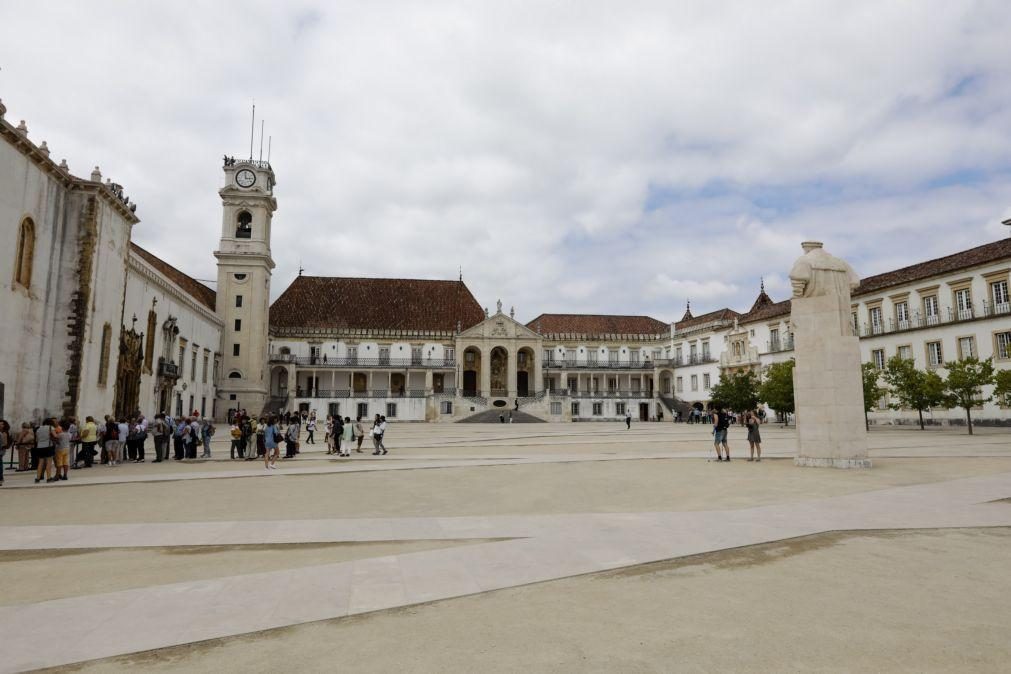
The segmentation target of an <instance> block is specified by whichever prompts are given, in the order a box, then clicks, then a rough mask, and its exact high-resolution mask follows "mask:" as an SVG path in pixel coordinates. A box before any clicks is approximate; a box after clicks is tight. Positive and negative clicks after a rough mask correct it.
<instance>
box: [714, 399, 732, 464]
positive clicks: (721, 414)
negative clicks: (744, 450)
mask: <svg viewBox="0 0 1011 674" xmlns="http://www.w3.org/2000/svg"><path fill="white" fill-rule="evenodd" d="M728 428H730V415H729V414H727V413H726V412H725V411H724V410H723V408H722V407H718V408H716V410H715V411H714V412H713V445H714V446H715V447H716V460H717V461H730V446H729V445H727V429H728ZM724 455H725V456H726V458H724Z"/></svg>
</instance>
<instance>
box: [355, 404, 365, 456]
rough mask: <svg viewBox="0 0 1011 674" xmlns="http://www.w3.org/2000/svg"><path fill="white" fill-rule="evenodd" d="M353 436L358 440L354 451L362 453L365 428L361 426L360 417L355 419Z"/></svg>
mask: <svg viewBox="0 0 1011 674" xmlns="http://www.w3.org/2000/svg"><path fill="white" fill-rule="evenodd" d="M355 436H356V437H357V438H358V446H357V447H355V451H356V452H358V453H359V454H361V453H362V441H363V440H364V439H365V427H364V426H363V425H362V415H360V414H359V415H358V416H357V417H355Z"/></svg>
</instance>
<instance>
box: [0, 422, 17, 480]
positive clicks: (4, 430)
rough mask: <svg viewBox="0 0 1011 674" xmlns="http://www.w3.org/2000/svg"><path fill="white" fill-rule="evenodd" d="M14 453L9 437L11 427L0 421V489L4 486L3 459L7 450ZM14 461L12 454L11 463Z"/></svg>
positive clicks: (12, 442) (12, 440)
mask: <svg viewBox="0 0 1011 674" xmlns="http://www.w3.org/2000/svg"><path fill="white" fill-rule="evenodd" d="M8 449H9V450H11V451H12V452H13V451H14V439H13V438H12V437H11V425H10V424H9V423H7V420H6V419H0V487H2V486H3V484H4V459H5V458H7V450H8ZM13 461H14V456H13V454H12V455H11V462H13Z"/></svg>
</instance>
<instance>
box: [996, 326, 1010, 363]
mask: <svg viewBox="0 0 1011 674" xmlns="http://www.w3.org/2000/svg"><path fill="white" fill-rule="evenodd" d="M993 337H994V346H995V347H996V348H995V349H994V355H995V356H997V358H999V359H1000V360H1008V359H1009V358H1011V331H1008V332H998V333H997V334H995V335H994V336H993Z"/></svg>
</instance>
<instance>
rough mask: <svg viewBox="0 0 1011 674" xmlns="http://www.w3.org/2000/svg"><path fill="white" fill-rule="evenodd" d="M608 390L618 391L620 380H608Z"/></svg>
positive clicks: (612, 378) (613, 378)
mask: <svg viewBox="0 0 1011 674" xmlns="http://www.w3.org/2000/svg"><path fill="white" fill-rule="evenodd" d="M607 390H608V391H617V390H618V378H617V377H608V378H607Z"/></svg>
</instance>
